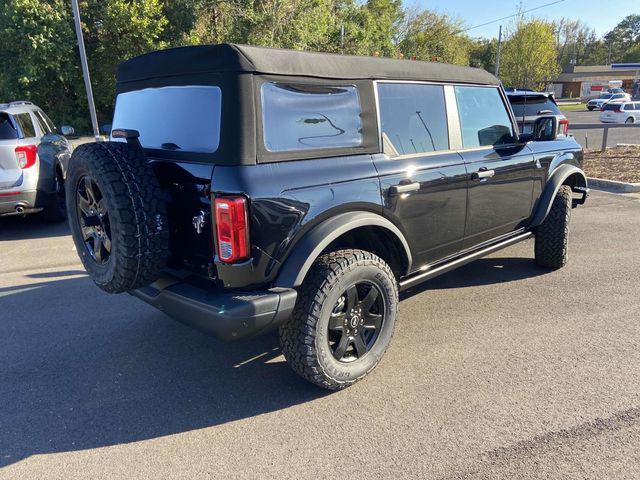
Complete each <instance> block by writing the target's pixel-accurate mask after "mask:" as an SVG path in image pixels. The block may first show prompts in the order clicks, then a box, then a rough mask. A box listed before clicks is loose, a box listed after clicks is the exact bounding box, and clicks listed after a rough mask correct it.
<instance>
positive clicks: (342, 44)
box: [340, 24, 344, 55]
mask: <svg viewBox="0 0 640 480" xmlns="http://www.w3.org/2000/svg"><path fill="white" fill-rule="evenodd" d="M340 53H341V54H343V55H344V24H343V25H340Z"/></svg>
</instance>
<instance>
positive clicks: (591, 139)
mask: <svg viewBox="0 0 640 480" xmlns="http://www.w3.org/2000/svg"><path fill="white" fill-rule="evenodd" d="M562 113H563V114H564V115H565V116H566V117H567V120H569V133H572V134H573V136H574V137H575V139H576V141H577V142H578V143H579V144H580V145H582V146H583V147H585V148H586V147H588V148H589V149H591V150H599V149H600V147H601V145H602V132H603V131H602V130H577V129H575V128H572V126H573V125H577V124H579V123H601V122H600V111H599V110H596V111H593V112H589V111H588V110H586V109H585V110H577V111H563V112H562ZM621 143H622V144H624V143H627V144H633V145H640V127H638V128H611V129H609V137H608V138H607V146H608V147H615V146H616V145H618V144H621Z"/></svg>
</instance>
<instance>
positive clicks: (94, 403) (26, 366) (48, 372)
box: [0, 258, 545, 467]
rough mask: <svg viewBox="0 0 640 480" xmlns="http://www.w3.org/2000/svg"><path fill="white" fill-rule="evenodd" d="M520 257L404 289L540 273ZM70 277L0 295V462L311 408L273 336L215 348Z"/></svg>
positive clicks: (316, 392)
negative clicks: (302, 406)
mask: <svg viewBox="0 0 640 480" xmlns="http://www.w3.org/2000/svg"><path fill="white" fill-rule="evenodd" d="M544 272H545V271H544V270H543V269H540V268H539V267H537V266H536V265H535V264H534V263H533V262H532V260H531V259H528V258H527V259H525V258H487V259H483V260H479V261H477V262H475V263H473V264H470V265H468V266H466V267H463V268H461V269H459V270H457V271H455V272H451V273H448V274H446V275H444V276H442V277H439V278H437V279H434V280H432V281H429V282H427V283H426V284H424V286H421V287H419V288H414V289H412V290H410V291H409V292H408V293H406V294H403V296H404V297H407V296H411V295H415V294H417V293H420V292H422V291H424V290H428V289H434V288H435V289H444V288H462V287H469V286H476V285H486V284H489V283H500V282H508V281H514V280H519V279H522V278H528V277H532V276H536V275H541V274H543V273H544ZM81 273H82V272H80V271H75V270H70V271H62V272H56V273H54V274H53V275H55V276H56V277H58V278H59V279H58V280H55V281H52V280H48V279H47V278H48V277H47V276H46V275H40V276H39V275H32V276H31V277H33V278H42V279H44V281H42V282H40V283H34V284H23V285H18V286H12V287H5V288H0V298H1V299H2V309H0V365H1V366H2V367H1V369H0V392H1V398H2V408H0V426H1V427H0V467H2V466H6V465H9V464H12V463H15V462H18V461H20V460H22V459H24V458H27V457H29V456H31V455H35V454H47V453H56V452H64V451H75V450H83V449H89V448H96V447H103V446H109V445H116V444H121V443H128V442H135V441H140V440H145V439H151V438H156V437H161V436H164V435H171V434H175V433H181V432H187V431H191V430H194V429H199V428H206V427H211V426H214V425H220V424H223V423H226V422H230V421H233V420H239V419H244V418H249V417H253V416H256V415H260V414H263V413H267V412H272V411H276V410H280V409H283V408H287V407H289V406H292V405H296V404H301V403H304V402H308V401H313V400H314V399H316V398H319V397H321V396H323V395H326V394H327V392H324V391H322V390H320V389H318V388H316V387H314V386H312V385H310V384H308V383H307V382H305V381H304V380H302V379H300V378H299V377H298V376H296V375H295V374H294V373H293V372H291V371H290V369H289V368H288V366H287V365H286V363H284V361H283V360H282V359H281V358H278V357H279V356H280V349H279V346H278V339H277V336H276V335H275V334H271V335H267V336H263V337H258V338H255V339H251V340H247V341H242V342H238V343H223V342H219V341H217V340H215V339H213V338H211V337H207V336H205V335H203V334H201V333H199V332H196V331H195V330H192V329H190V328H188V327H185V326H182V325H181V324H179V323H177V322H175V321H173V320H171V319H170V318H168V317H167V316H165V315H163V314H162V313H160V312H158V311H156V310H154V309H153V308H151V307H149V306H147V305H145V304H143V303H141V302H139V301H138V300H136V299H134V298H132V297H130V296H128V295H115V296H114V295H108V294H105V293H102V292H101V291H99V290H98V289H97V288H96V287H95V286H94V285H93V283H92V282H91V280H89V279H88V278H87V277H82V278H65V277H68V276H70V275H71V274H74V275H76V274H81Z"/></svg>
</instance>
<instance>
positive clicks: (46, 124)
mask: <svg viewBox="0 0 640 480" xmlns="http://www.w3.org/2000/svg"><path fill="white" fill-rule="evenodd" d="M35 113H36V117H38V120H39V121H40V126H41V127H42V131H43V132H46V133H55V131H56V127H55V126H54V125H53V122H52V121H51V119H49V117H47V116H46V115H45V113H44V112H43V111H42V110H37V111H36V112H35Z"/></svg>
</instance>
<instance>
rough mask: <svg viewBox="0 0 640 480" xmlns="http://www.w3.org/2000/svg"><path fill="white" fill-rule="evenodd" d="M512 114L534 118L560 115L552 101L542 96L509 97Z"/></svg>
mask: <svg viewBox="0 0 640 480" xmlns="http://www.w3.org/2000/svg"><path fill="white" fill-rule="evenodd" d="M509 102H510V103H511V108H512V109H513V114H514V115H515V116H516V118H518V117H534V116H536V115H545V114H546V115H551V114H553V115H561V113H560V109H559V108H558V106H557V105H556V104H555V102H554V101H553V100H551V99H550V98H548V97H545V96H542V95H534V96H524V95H523V96H514V95H509Z"/></svg>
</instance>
